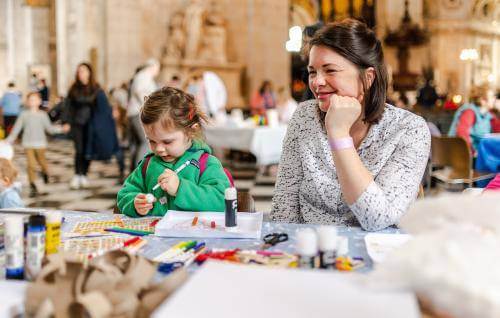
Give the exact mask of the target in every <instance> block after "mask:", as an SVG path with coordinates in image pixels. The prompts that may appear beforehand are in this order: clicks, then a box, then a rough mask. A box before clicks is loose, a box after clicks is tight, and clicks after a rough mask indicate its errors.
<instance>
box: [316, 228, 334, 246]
mask: <svg viewBox="0 0 500 318" xmlns="http://www.w3.org/2000/svg"><path fill="white" fill-rule="evenodd" d="M318 239H319V244H318V245H319V250H320V251H334V250H335V249H336V248H337V228H336V227H335V226H327V225H323V226H320V227H319V228H318Z"/></svg>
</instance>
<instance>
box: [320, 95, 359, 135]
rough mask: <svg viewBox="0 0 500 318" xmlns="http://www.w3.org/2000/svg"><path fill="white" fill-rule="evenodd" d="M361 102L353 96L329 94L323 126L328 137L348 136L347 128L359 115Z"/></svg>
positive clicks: (349, 127) (348, 128)
mask: <svg viewBox="0 0 500 318" xmlns="http://www.w3.org/2000/svg"><path fill="white" fill-rule="evenodd" d="M361 110H362V107H361V104H360V103H359V101H358V100H357V99H356V98H354V97H348V96H339V95H336V94H333V95H332V96H330V107H329V108H328V111H327V112H326V118H325V126H326V130H327V132H328V136H329V137H330V138H343V137H349V130H350V129H351V127H352V125H353V124H354V123H355V122H356V120H358V118H359V116H360V115H361Z"/></svg>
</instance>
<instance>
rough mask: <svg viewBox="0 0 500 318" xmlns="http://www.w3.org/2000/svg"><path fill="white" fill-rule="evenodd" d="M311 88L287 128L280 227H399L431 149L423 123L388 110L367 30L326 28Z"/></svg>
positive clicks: (312, 51) (354, 25) (347, 24)
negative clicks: (287, 224)
mask: <svg viewBox="0 0 500 318" xmlns="http://www.w3.org/2000/svg"><path fill="white" fill-rule="evenodd" d="M308 70H309V87H310V88H311V91H312V92H313V93H314V97H315V100H310V101H306V102H304V103H302V104H301V105H300V106H299V107H298V108H297V111H296V112H295V114H294V115H293V117H292V120H291V121H290V123H289V125H288V131H287V135H286V137H285V142H284V146H283V154H282V157H281V161H280V165H279V170H278V177H277V183H276V189H275V194H274V198H273V207H272V211H271V217H272V219H273V220H275V221H281V222H292V223H315V224H337V225H361V227H362V228H364V229H365V230H370V231H372V230H379V229H383V228H385V227H388V226H390V225H393V224H396V223H398V221H399V218H400V217H401V216H402V215H403V214H404V213H405V212H406V210H407V208H408V206H409V204H410V203H411V202H412V201H413V200H414V199H415V198H416V196H417V193H418V189H419V184H420V181H421V179H422V175H423V173H424V170H425V165H426V163H427V158H428V156H429V150H430V134H429V129H428V128H427V125H426V123H425V120H423V119H422V118H421V117H419V116H417V115H415V114H412V113H410V112H408V111H405V110H402V109H398V108H396V107H394V106H391V105H387V104H385V100H386V91H387V71H386V67H385V64H384V57H383V52H382V45H381V43H380V41H379V40H378V39H377V38H376V36H375V33H374V32H373V31H372V30H370V29H369V28H368V27H367V26H366V25H365V24H364V23H361V22H359V21H356V20H352V19H347V20H344V21H341V22H337V23H332V24H328V25H326V26H325V27H323V28H322V29H321V30H319V31H318V32H317V33H316V34H315V35H314V37H313V38H312V39H311V41H310V42H309V64H308Z"/></svg>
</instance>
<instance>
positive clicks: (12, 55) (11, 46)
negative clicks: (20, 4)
mask: <svg viewBox="0 0 500 318" xmlns="http://www.w3.org/2000/svg"><path fill="white" fill-rule="evenodd" d="M5 15H6V16H5V37H6V47H7V52H6V53H7V54H6V55H7V56H6V64H7V67H6V68H7V74H6V75H7V78H8V80H9V81H11V80H14V79H15V65H16V64H15V63H16V47H15V42H14V38H15V37H14V0H6V4H5Z"/></svg>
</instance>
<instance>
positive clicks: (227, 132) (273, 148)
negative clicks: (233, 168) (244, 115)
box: [205, 126, 287, 166]
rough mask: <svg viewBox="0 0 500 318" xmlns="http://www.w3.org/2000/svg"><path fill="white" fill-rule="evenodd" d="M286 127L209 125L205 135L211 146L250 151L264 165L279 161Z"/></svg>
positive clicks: (258, 162) (259, 163)
mask: <svg viewBox="0 0 500 318" xmlns="http://www.w3.org/2000/svg"><path fill="white" fill-rule="evenodd" d="M286 129H287V126H277V127H268V126H259V127H245V128H240V127H208V128H206V129H205V136H206V139H207V143H208V144H209V145H210V146H211V147H216V148H224V149H234V150H243V151H249V152H251V153H252V154H253V155H254V156H255V157H256V158H257V164H258V165H261V166H264V165H270V164H277V163H279V161H280V157H281V149H282V147H283V140H284V139H285V134H286Z"/></svg>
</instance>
